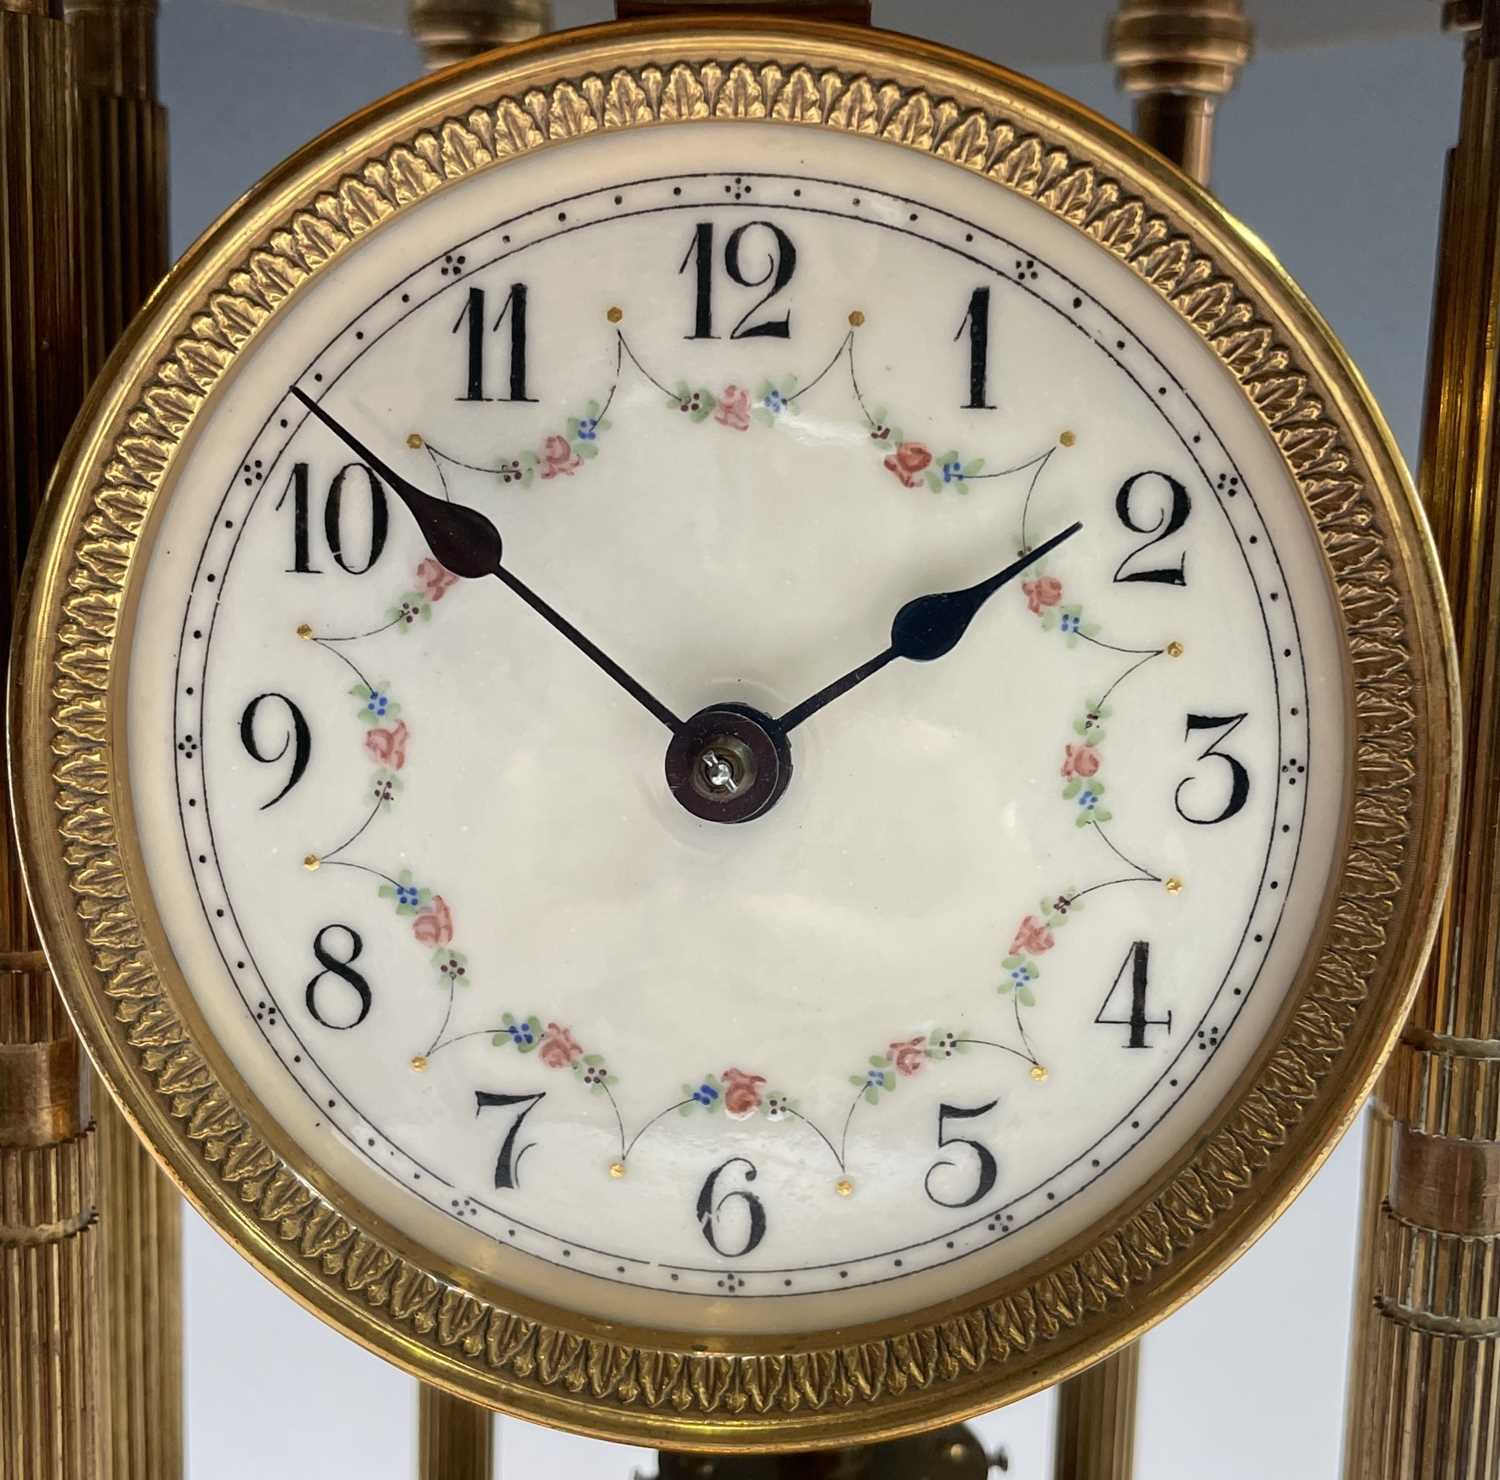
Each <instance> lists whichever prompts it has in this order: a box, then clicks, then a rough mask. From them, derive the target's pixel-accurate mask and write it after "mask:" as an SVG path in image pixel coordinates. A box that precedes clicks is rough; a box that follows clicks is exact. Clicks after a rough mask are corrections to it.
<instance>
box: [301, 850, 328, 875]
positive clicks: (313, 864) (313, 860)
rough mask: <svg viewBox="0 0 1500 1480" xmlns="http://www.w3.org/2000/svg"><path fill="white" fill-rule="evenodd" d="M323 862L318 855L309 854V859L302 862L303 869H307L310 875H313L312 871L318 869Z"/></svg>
mask: <svg viewBox="0 0 1500 1480" xmlns="http://www.w3.org/2000/svg"><path fill="white" fill-rule="evenodd" d="M322 861H323V860H322V859H321V858H319V857H318V855H317V854H316V853H309V854H308V855H307V857H306V858H304V859H303V860H302V867H303V868H305V869H306V870H307V871H308V873H312V871H313V870H314V869H315V868H317V866H318V865H319V864H320V863H322Z"/></svg>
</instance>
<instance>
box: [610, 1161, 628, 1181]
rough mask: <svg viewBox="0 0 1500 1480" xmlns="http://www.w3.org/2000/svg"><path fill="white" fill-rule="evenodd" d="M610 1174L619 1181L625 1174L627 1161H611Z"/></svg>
mask: <svg viewBox="0 0 1500 1480" xmlns="http://www.w3.org/2000/svg"><path fill="white" fill-rule="evenodd" d="M609 1174H610V1176H611V1177H613V1178H614V1179H615V1181H617V1182H618V1181H619V1180H620V1178H621V1177H623V1176H624V1175H625V1163H624V1162H623V1161H612V1162H610V1164H609Z"/></svg>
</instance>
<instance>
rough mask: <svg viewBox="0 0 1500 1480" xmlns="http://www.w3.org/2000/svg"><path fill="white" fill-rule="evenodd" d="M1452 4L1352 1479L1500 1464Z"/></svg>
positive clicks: (1487, 587) (1469, 259) (1496, 933)
mask: <svg viewBox="0 0 1500 1480" xmlns="http://www.w3.org/2000/svg"><path fill="white" fill-rule="evenodd" d="M1446 19H1447V21H1448V23H1449V24H1450V25H1452V26H1454V27H1456V28H1459V29H1463V30H1465V31H1467V33H1468V35H1467V38H1466V42H1465V51H1464V83H1463V100H1462V106H1461V108H1460V115H1459V132H1458V143H1457V145H1456V147H1455V148H1454V150H1453V152H1452V154H1451V155H1450V156H1449V161H1448V176H1447V184H1446V190H1445V199H1444V207H1443V223H1442V236H1441V242H1440V247H1439V254H1438V284H1437V294H1436V298H1435V302H1434V314H1433V328H1432V335H1433V338H1432V353H1431V358H1430V362H1429V367H1428V384H1427V417H1426V422H1425V425H1424V427H1423V437H1422V457H1421V468H1420V475H1419V481H1420V484H1421V487H1422V492H1423V495H1424V497H1425V499H1426V503H1427V509H1428V513H1429V514H1430V516H1431V518H1432V523H1433V531H1434V534H1435V535H1436V537H1437V542H1438V547H1439V550H1440V552H1441V554H1442V557H1443V561H1444V565H1445V567H1446V572H1447V577H1448V583H1449V591H1450V595H1451V598H1452V602H1453V610H1454V624H1455V627H1456V631H1457V637H1458V651H1459V665H1460V674H1461V681H1462V685H1463V693H1464V707H1465V718H1464V723H1465V732H1464V758H1463V760H1464V768H1465V770H1464V791H1465V793H1466V795H1465V797H1464V805H1463V806H1462V807H1461V808H1460V809H1459V819H1460V821H1459V826H1460V829H1461V831H1460V835H1459V843H1458V856H1457V861H1456V866H1455V869H1454V876H1453V884H1452V889H1451V893H1450V895H1449V900H1448V905H1447V909H1446V911H1445V913H1444V917H1443V922H1442V926H1441V928H1440V931H1439V934H1438V942H1437V949H1436V950H1435V952H1434V954H1433V959H1432V963H1431V965H1430V966H1429V967H1428V971H1427V976H1426V978H1425V980H1424V982H1423V984H1422V989H1421V992H1420V994H1419V995H1418V998H1417V1003H1416V1006H1415V1008H1414V1009H1413V1012H1412V1017H1411V1020H1410V1022H1409V1023H1408V1025H1407V1029H1406V1032H1405V1034H1404V1035H1403V1038H1402V1041H1401V1044H1400V1046H1399V1047H1398V1048H1397V1050H1396V1054H1395V1056H1394V1057H1393V1059H1392V1060H1391V1063H1390V1065H1389V1066H1388V1067H1387V1069H1386V1073H1385V1076H1384V1078H1383V1079H1382V1081H1381V1087H1380V1092H1379V1093H1380V1097H1381V1100H1382V1103H1383V1107H1384V1109H1385V1110H1386V1111H1388V1112H1389V1115H1390V1117H1391V1130H1390V1138H1389V1155H1388V1157H1387V1158H1385V1159H1384V1162H1383V1164H1382V1162H1381V1161H1380V1160H1379V1159H1378V1157H1379V1150H1380V1147H1379V1144H1378V1140H1377V1141H1375V1142H1374V1143H1372V1148H1371V1149H1372V1151H1374V1152H1375V1154H1376V1158H1377V1159H1376V1160H1374V1161H1373V1163H1372V1165H1371V1167H1370V1175H1369V1177H1368V1179H1367V1182H1368V1193H1367V1198H1366V1204H1365V1212H1364V1216H1365V1234H1364V1238H1365V1241H1366V1242H1367V1243H1368V1245H1369V1247H1370V1261H1369V1269H1368V1276H1367V1280H1368V1282H1367V1283H1366V1284H1365V1285H1364V1286H1363V1287H1362V1288H1361V1290H1360V1291H1359V1299H1358V1305H1357V1309H1356V1316H1355V1335H1356V1341H1357V1345H1356V1347H1355V1349H1354V1350H1353V1352H1352V1354H1351V1361H1352V1371H1351V1381H1350V1396H1351V1400H1352V1403H1353V1405H1354V1407H1353V1411H1352V1413H1351V1414H1350V1422H1349V1427H1348V1450H1347V1453H1346V1457H1345V1464H1346V1471H1345V1472H1346V1475H1348V1476H1350V1477H1352V1480H1418V1477H1420V1480H1471V1477H1472V1480H1488V1477H1490V1476H1493V1475H1495V1474H1497V1473H1500V867H1497V866H1500V637H1497V632H1496V623H1497V620H1500V584H1497V577H1500V506H1497V498H1500V440H1497V432H1500V0H1486V3H1482V4H1481V0H1464V3H1461V4H1457V5H1449V6H1448V7H1447V9H1446ZM1378 1124H1379V1123H1378V1121H1377V1122H1376V1125H1377V1128H1378Z"/></svg>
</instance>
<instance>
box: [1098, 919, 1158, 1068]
mask: <svg viewBox="0 0 1500 1480" xmlns="http://www.w3.org/2000/svg"><path fill="white" fill-rule="evenodd" d="M1150 965H1151V947H1150V946H1149V945H1148V944H1147V943H1146V942H1145V941H1143V940H1138V941H1136V942H1134V944H1132V946H1131V947H1130V949H1129V950H1128V951H1126V952H1125V959H1124V960H1123V961H1122V962H1120V969H1119V970H1118V971H1117V972H1116V973H1115V979H1114V981H1113V982H1112V983H1111V984H1110V988H1109V991H1108V992H1106V993H1105V994H1104V1001H1103V1002H1101V1003H1100V1004H1099V1011H1098V1012H1097V1013H1095V1015H1094V1021H1095V1022H1096V1023H1101V1024H1103V1025H1104V1026H1105V1027H1111V1028H1129V1029H1130V1036H1129V1037H1128V1038H1127V1039H1126V1040H1125V1047H1126V1048H1150V1047H1151V1045H1150V1044H1149V1043H1147V1042H1146V1029H1147V1028H1165V1029H1166V1030H1167V1032H1168V1033H1170V1032H1171V1031H1172V1013H1171V1011H1170V1009H1169V1010H1168V1012H1167V1015H1166V1017H1164V1018H1154V1017H1147V1016H1146V988H1147V984H1148V983H1147V978H1148V975H1149V972H1150ZM1127 973H1128V975H1129V978H1130V983H1129V989H1128V990H1129V997H1130V1006H1129V1008H1128V1009H1125V1005H1124V1003H1123V1002H1122V1001H1121V1000H1120V999H1121V997H1122V996H1123V995H1124V990H1125V985H1126V982H1125V979H1126V975H1127ZM1122 1010H1125V1011H1126V1013H1127V1015H1126V1016H1125V1017H1105V1015H1104V1014H1105V1013H1107V1012H1113V1013H1119V1012H1121V1011H1122Z"/></svg>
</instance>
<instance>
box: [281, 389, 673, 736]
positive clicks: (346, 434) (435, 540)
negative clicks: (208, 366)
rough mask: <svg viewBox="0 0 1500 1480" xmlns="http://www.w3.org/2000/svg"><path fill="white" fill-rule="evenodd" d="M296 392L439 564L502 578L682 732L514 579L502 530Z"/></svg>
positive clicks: (651, 698) (604, 655)
mask: <svg viewBox="0 0 1500 1480" xmlns="http://www.w3.org/2000/svg"><path fill="white" fill-rule="evenodd" d="M291 391H292V394H293V395H294V396H295V397H296V398H297V399H298V400H299V401H301V403H302V404H303V405H304V406H306V407H307V409H308V410H309V411H310V412H312V414H313V415H314V416H315V417H317V419H318V420H319V421H321V422H322V423H323V425H324V426H325V427H327V428H328V430H329V431H330V432H332V433H333V434H334V436H336V437H337V438H338V439H339V440H340V441H341V442H343V443H344V444H345V445H346V446H347V447H348V448H349V449H350V450H351V451H352V452H354V453H355V454H356V455H357V456H359V457H360V458H362V459H363V460H364V462H365V463H366V464H367V465H368V466H369V467H371V468H373V469H374V470H375V472H377V473H379V474H380V476H381V478H383V479H384V480H385V482H386V483H387V484H388V485H389V486H390V487H391V488H392V489H394V490H395V492H396V495H397V497H398V498H400V500H401V502H402V503H404V504H405V505H406V507H407V510H408V512H409V513H410V514H411V517H412V518H413V519H415V520H416V521H417V528H418V529H419V530H421V532H422V538H423V539H424V540H426V541H427V548H428V549H429V550H431V551H432V554H433V558H434V559H435V560H436V561H437V562H438V564H439V565H442V566H445V567H447V569H449V570H451V571H452V572H453V574H454V575H456V576H465V577H468V578H470V579H473V578H476V577H479V576H498V577H499V578H500V580H501V581H502V582H503V583H504V584H505V585H506V586H508V587H509V588H510V589H511V590H512V591H514V592H515V593H516V595H517V596H519V597H520V598H521V600H522V601H524V602H525V603H526V605H527V606H529V607H530V608H531V609H532V611H534V612H535V613H536V614H537V615H538V616H539V617H541V618H542V620H543V621H545V622H548V623H550V624H551V625H552V626H553V627H555V628H556V629H557V630H558V631H559V632H560V633H562V635H563V636H564V637H566V638H567V639H568V641H569V642H571V643H572V644H573V646H574V647H576V648H577V649H578V650H579V652H581V653H582V654H583V655H584V656H585V657H586V658H588V659H590V660H591V661H592V662H593V663H595V664H596V665H597V666H598V667H599V668H602V669H603V670H604V672H605V673H607V674H608V675H609V676H610V677H611V678H612V679H614V681H615V682H616V683H617V684H619V686H620V687H621V688H622V689H624V690H625V692H626V693H627V694H629V695H630V697H631V698H632V699H634V700H635V701H636V703H638V704H640V705H641V706H642V707H643V708H644V709H647V710H649V711H650V713H651V714H653V715H654V716H655V717H656V718H657V719H659V720H660V721H661V722H662V723H663V724H664V725H665V726H666V727H667V728H668V729H669V730H670V731H671V732H672V733H673V734H674V735H675V734H676V733H677V732H678V731H679V730H680V729H681V728H682V721H681V720H680V719H678V718H677V716H676V715H675V714H673V713H672V711H671V710H670V709H668V708H667V706H666V705H665V704H663V703H662V702H661V700H660V699H658V698H657V697H656V696H655V695H654V694H653V693H651V691H650V690H649V689H647V688H646V687H645V686H644V685H642V684H639V683H637V682H636V680H635V679H633V678H632V677H631V676H630V675H629V674H628V673H627V672H626V671H625V670H624V669H623V668H621V667H620V665H619V664H618V663H616V662H615V660H614V659H613V658H611V657H610V656H609V654H608V653H606V652H604V651H603V650H602V649H601V648H599V647H597V646H596V645H595V644H594V643H592V642H591V641H590V640H589V639H588V638H587V637H585V636H584V635H583V633H581V632H580V631H579V630H578V629H577V628H576V627H575V626H574V625H573V624H572V623H571V622H570V621H569V620H568V619H567V618H566V617H565V616H563V615H562V613H561V612H558V611H556V610H554V609H553V608H552V607H551V606H549V605H548V604H547V603H546V602H545V601H543V600H542V598H541V597H540V596H538V595H537V594H536V592H535V591H533V590H532V589H531V587H530V586H528V585H527V584H526V583H525V582H524V581H523V580H521V578H520V577H519V576H516V575H513V574H512V573H511V572H510V571H508V570H507V569H506V568H505V566H504V565H503V564H502V563H501V555H502V553H503V549H502V545H501V540H500V531H499V530H498V529H496V528H495V526H494V524H493V523H491V522H490V520H489V519H488V518H486V517H485V515H483V514H481V513H480V512H479V510H478V509H471V508H468V507H466V506H465V505H464V504H455V503H450V502H449V501H448V500H447V499H441V498H434V497H433V496H432V495H431V494H430V493H423V492H422V490H421V489H420V488H418V487H417V486H416V485H415V484H413V483H409V482H408V481H407V480H406V479H405V478H403V477H402V476H401V475H400V474H399V473H398V472H397V471H396V470H395V469H394V468H393V467H391V466H390V465H389V464H388V463H387V462H385V461H384V460H383V459H381V458H379V457H377V456H376V455H375V454H374V453H373V452H372V451H371V450H370V449H369V448H368V447H366V446H365V444H364V443H363V442H361V441H360V440H359V438H358V437H356V436H355V435H354V433H353V432H351V431H349V430H348V429H347V428H346V427H344V426H342V425H341V424H340V423H339V422H337V421H335V420H334V419H333V417H332V416H330V415H329V414H328V412H326V411H325V410H324V409H323V408H322V407H321V406H320V405H319V404H318V403H317V402H316V401H314V400H313V399H312V397H311V396H309V395H307V394H306V393H305V392H304V391H303V390H302V389H301V388H300V387H298V386H295V385H294V386H293V387H292V388H291Z"/></svg>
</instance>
